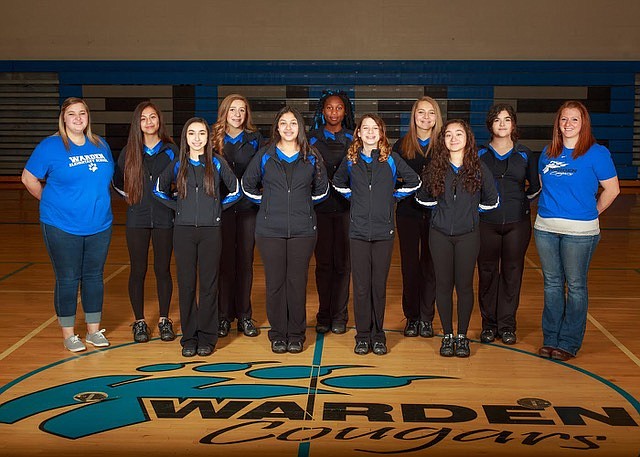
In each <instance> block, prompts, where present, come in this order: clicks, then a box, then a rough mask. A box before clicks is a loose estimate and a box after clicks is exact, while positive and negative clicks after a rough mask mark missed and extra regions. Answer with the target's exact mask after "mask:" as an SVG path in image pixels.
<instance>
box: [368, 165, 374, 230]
mask: <svg viewBox="0 0 640 457" xmlns="http://www.w3.org/2000/svg"><path fill="white" fill-rule="evenodd" d="M371 174H373V170H372V171H371ZM372 208H373V192H372V191H371V183H369V241H371V237H372V233H373V232H372V227H371V225H372V223H373V221H372V219H371V211H372Z"/></svg>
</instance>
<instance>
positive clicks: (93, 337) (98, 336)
mask: <svg viewBox="0 0 640 457" xmlns="http://www.w3.org/2000/svg"><path fill="white" fill-rule="evenodd" d="M104 332H105V329H102V330H98V331H97V332H95V333H87V336H86V337H85V340H86V341H87V343H89V344H92V345H94V346H95V347H97V348H103V347H107V346H109V340H108V339H107V338H106V337H105V336H104Z"/></svg>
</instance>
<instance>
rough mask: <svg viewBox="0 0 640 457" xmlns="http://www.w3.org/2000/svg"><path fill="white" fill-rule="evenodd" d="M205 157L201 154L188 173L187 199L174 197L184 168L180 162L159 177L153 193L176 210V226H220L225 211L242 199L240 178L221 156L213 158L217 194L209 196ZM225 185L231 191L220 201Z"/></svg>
mask: <svg viewBox="0 0 640 457" xmlns="http://www.w3.org/2000/svg"><path fill="white" fill-rule="evenodd" d="M203 160H204V155H203V154H202V155H200V157H199V160H198V162H195V161H193V160H191V159H189V161H188V163H187V164H186V166H187V167H189V169H188V170H187V195H186V197H185V198H184V199H182V198H180V197H178V198H177V199H175V200H174V198H173V197H171V192H172V191H171V189H172V183H175V181H176V178H177V176H178V170H179V169H180V167H181V166H183V165H182V164H181V163H180V161H179V160H176V161H174V163H172V164H170V165H169V166H168V167H167V168H166V169H165V170H164V171H163V172H162V173H161V174H160V176H159V177H158V180H157V181H156V186H155V187H154V189H153V193H154V194H155V196H156V197H157V198H159V199H160V200H161V201H162V202H163V203H165V204H166V205H167V206H169V207H170V208H173V209H174V210H175V211H176V219H175V225H189V226H195V227H216V226H219V225H220V217H221V215H222V209H223V208H227V207H229V206H230V205H232V204H234V203H235V202H236V201H238V199H239V198H240V196H241V195H242V194H241V193H240V186H239V185H238V179H237V178H236V175H234V174H233V170H231V167H229V164H227V161H226V160H224V159H223V158H222V157H221V156H219V155H218V154H214V156H213V170H214V171H213V181H214V186H215V192H214V195H213V196H211V195H208V194H207V193H206V192H205V190H204V162H203ZM221 179H222V182H224V184H225V185H226V186H227V189H229V194H228V195H227V196H226V197H224V199H221V198H220V184H221Z"/></svg>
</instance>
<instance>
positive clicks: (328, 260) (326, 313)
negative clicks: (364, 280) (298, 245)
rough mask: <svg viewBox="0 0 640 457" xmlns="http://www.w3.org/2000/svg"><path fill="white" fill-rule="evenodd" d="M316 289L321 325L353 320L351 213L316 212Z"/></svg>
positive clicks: (319, 322) (318, 316)
mask: <svg viewBox="0 0 640 457" xmlns="http://www.w3.org/2000/svg"><path fill="white" fill-rule="evenodd" d="M316 217H317V225H318V242H317V243H316V249H315V254H316V287H317V289H318V300H319V303H320V306H319V307H318V314H317V316H316V319H317V322H318V324H325V325H331V324H332V323H333V324H336V323H338V324H346V323H347V320H348V319H349V312H348V308H347V305H348V303H349V278H350V272H351V270H350V268H351V267H350V264H349V212H348V211H343V212H336V213H316Z"/></svg>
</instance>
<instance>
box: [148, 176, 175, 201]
mask: <svg viewBox="0 0 640 457" xmlns="http://www.w3.org/2000/svg"><path fill="white" fill-rule="evenodd" d="M153 193H154V194H155V195H157V196H158V197H160V198H161V199H163V200H173V199H172V198H171V197H169V196H168V195H167V194H165V193H164V192H162V191H161V190H160V178H158V179H157V180H156V185H155V186H154V188H153Z"/></svg>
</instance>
